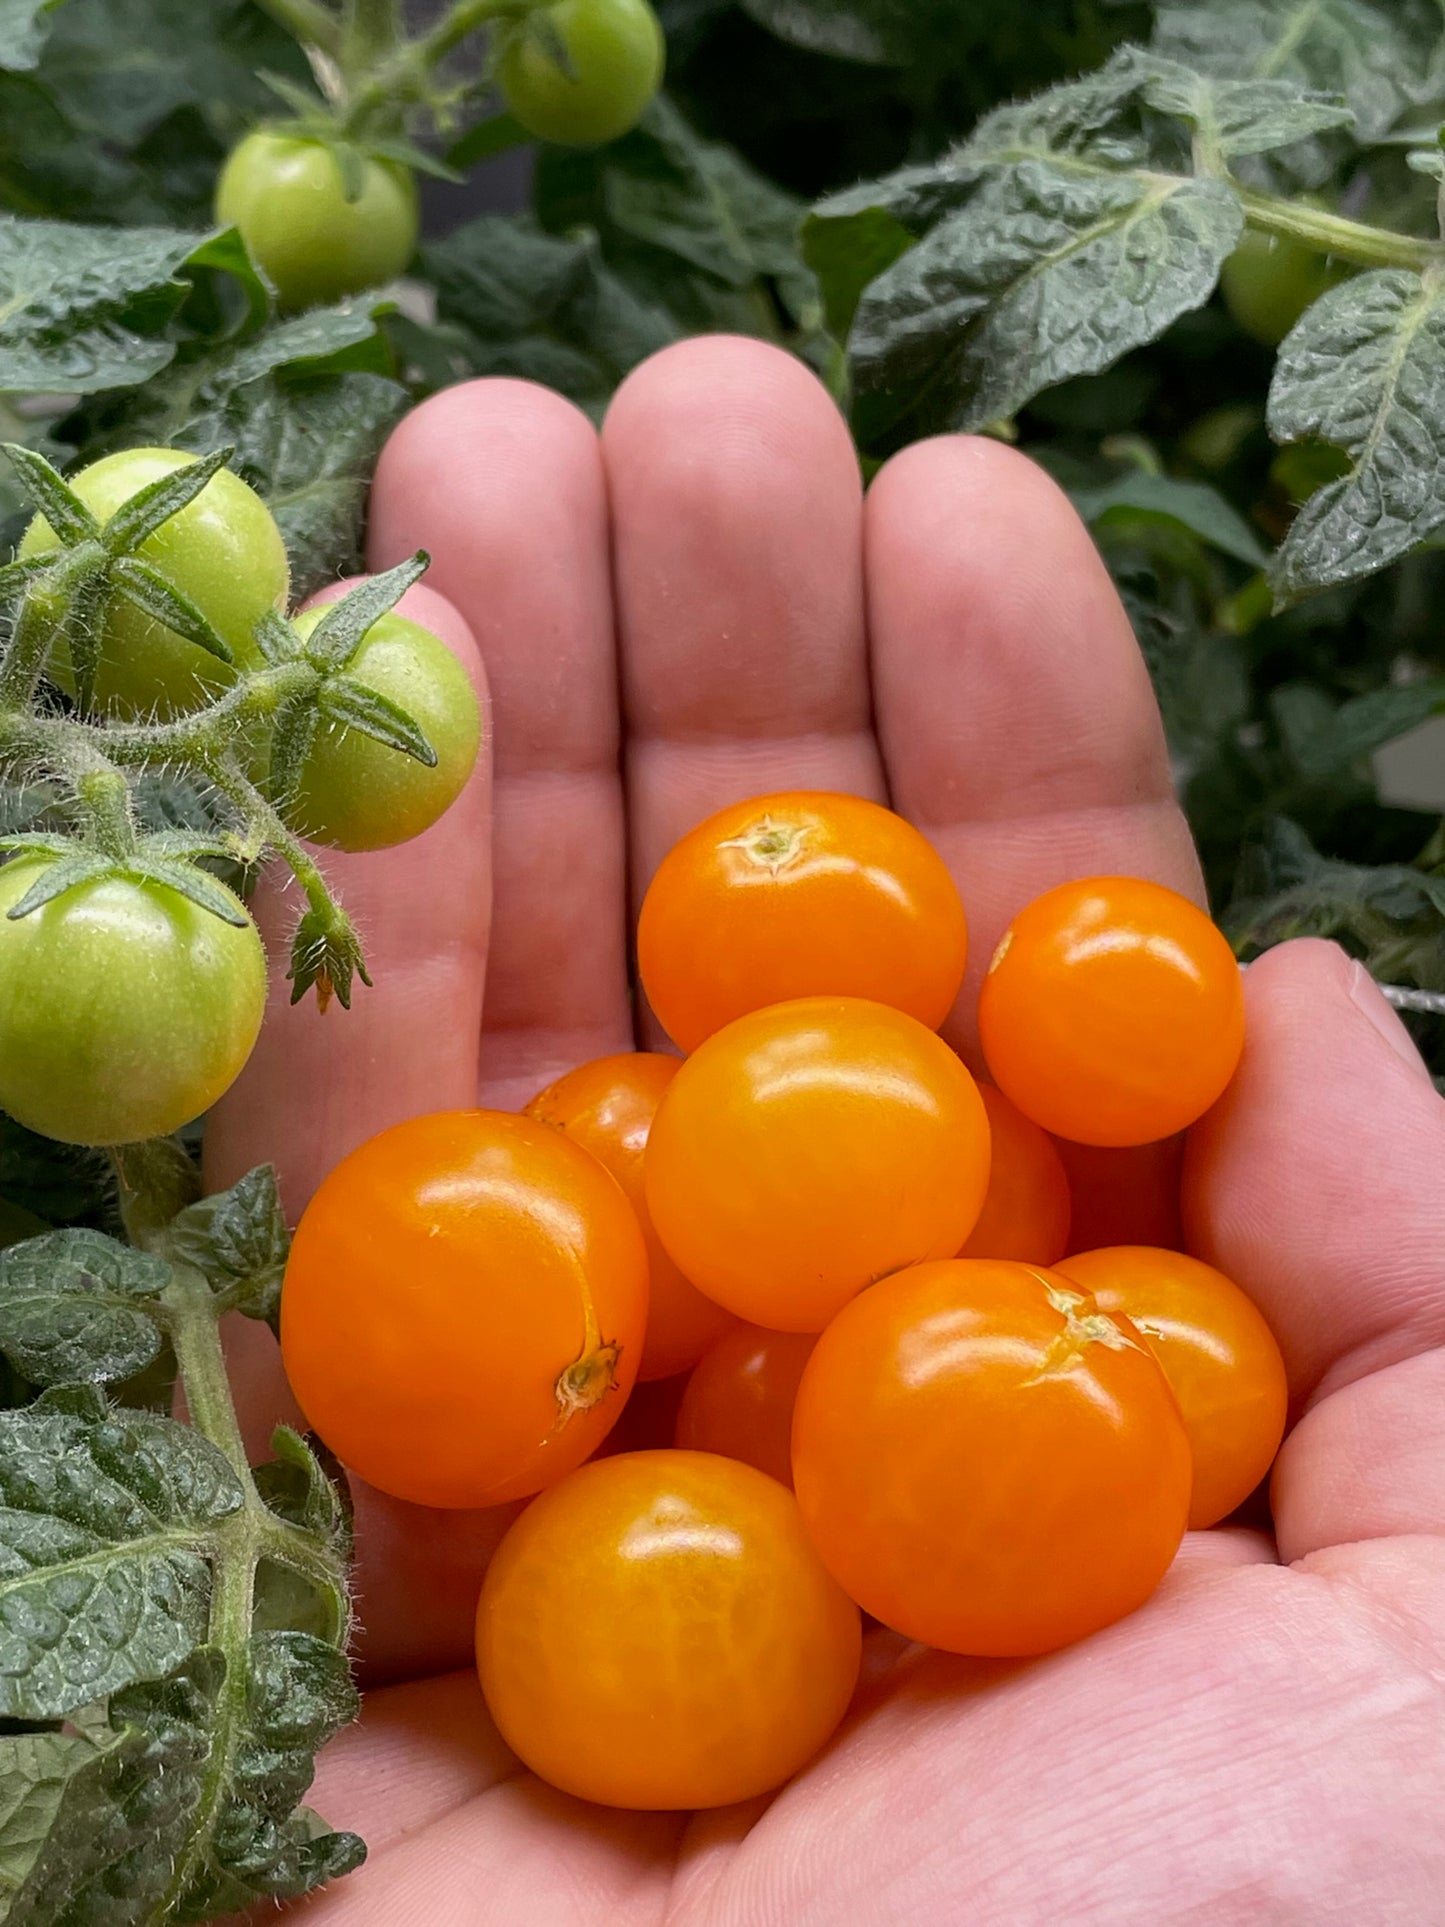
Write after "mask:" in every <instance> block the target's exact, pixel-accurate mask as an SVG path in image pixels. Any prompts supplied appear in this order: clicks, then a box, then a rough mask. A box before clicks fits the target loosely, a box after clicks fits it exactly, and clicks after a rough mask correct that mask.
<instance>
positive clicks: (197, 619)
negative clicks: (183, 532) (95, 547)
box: [107, 555, 235, 663]
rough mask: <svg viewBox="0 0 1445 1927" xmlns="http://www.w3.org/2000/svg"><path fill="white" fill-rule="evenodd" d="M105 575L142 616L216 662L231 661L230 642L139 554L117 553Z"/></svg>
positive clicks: (114, 589) (118, 592)
mask: <svg viewBox="0 0 1445 1927" xmlns="http://www.w3.org/2000/svg"><path fill="white" fill-rule="evenodd" d="M107 574H108V577H109V581H110V585H111V591H112V593H113V594H115V595H119V596H123V597H124V598H125V600H126V601H127V602H129V603H131V604H133V605H134V607H136V608H137V609H139V610H140V611H141V612H142V613H143V614H144V615H148V616H150V617H152V618H153V619H154V620H155V621H156V622H163V623H164V624H165V626H166V627H167V628H168V629H174V630H175V632H176V634H177V635H178V636H184V637H185V639H186V641H187V642H193V643H194V644H195V645H196V647H197V648H198V649H204V650H205V651H206V653H207V655H211V656H215V657H216V658H217V659H218V661H220V662H225V663H230V662H234V661H235V656H234V654H233V652H232V649H231V645H230V644H229V643H228V642H227V641H226V640H225V638H224V637H223V636H221V635H220V633H219V632H218V631H217V630H216V629H215V627H214V626H213V625H212V623H211V622H210V621H209V620H208V619H207V618H206V617H205V616H204V615H202V613H201V611H200V610H199V609H198V608H197V607H196V605H195V603H194V602H192V601H191V599H190V597H189V596H188V595H183V594H182V593H181V591H180V590H179V589H178V588H176V587H175V585H174V583H171V582H167V580H166V579H165V577H164V576H163V575H162V574H161V573H160V571H159V570H158V569H153V568H152V567H151V565H150V564H149V562H142V561H141V560H140V558H139V556H134V555H118V556H117V557H116V558H115V560H114V561H113V562H112V563H111V565H110V568H109V570H108V571H107Z"/></svg>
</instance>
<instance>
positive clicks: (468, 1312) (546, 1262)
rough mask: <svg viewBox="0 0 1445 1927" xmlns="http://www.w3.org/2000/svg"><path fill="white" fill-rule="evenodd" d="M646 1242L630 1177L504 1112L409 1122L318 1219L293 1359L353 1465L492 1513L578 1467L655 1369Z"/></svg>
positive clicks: (349, 1169) (318, 1199) (311, 1414)
mask: <svg viewBox="0 0 1445 1927" xmlns="http://www.w3.org/2000/svg"><path fill="white" fill-rule="evenodd" d="M646 1322H647V1247H646V1246H645V1245H644V1243H643V1241H642V1232H641V1231H640V1230H639V1228H638V1224H637V1217H636V1214H635V1212H634V1211H633V1209H632V1206H631V1205H630V1204H629V1203H628V1202H627V1199H626V1198H625V1197H624V1196H623V1194H622V1191H621V1189H620V1188H619V1186H618V1184H617V1181H616V1180H615V1179H614V1178H613V1177H612V1176H611V1175H610V1174H609V1173H608V1172H607V1171H605V1170H604V1169H603V1167H602V1166H601V1165H600V1164H599V1163H598V1162H597V1160H596V1159H595V1158H593V1157H590V1156H589V1155H588V1154H587V1152H585V1151H583V1150H581V1149H579V1147H578V1146H577V1145H575V1144H569V1143H568V1142H567V1139H566V1138H565V1137H564V1136H563V1135H562V1134H561V1132H560V1131H553V1130H550V1129H549V1128H548V1127H547V1126H546V1125H545V1124H538V1123H536V1122H535V1121H534V1120H533V1119H531V1118H525V1117H514V1116H512V1115H511V1114H510V1113H507V1112H501V1111H442V1112H438V1113H437V1114H436V1115H434V1116H431V1117H418V1118H413V1119H411V1120H410V1121H409V1122H408V1123H405V1124H397V1125H394V1126H393V1127H392V1129H391V1130H389V1131H383V1132H382V1133H381V1134H380V1136H378V1137H374V1138H372V1139H371V1140H370V1141H369V1142H368V1143H366V1144H363V1145H362V1146H361V1148H360V1149H359V1150H357V1151H353V1152H352V1154H351V1156H350V1157H348V1158H345V1159H343V1161H342V1162H341V1163H340V1164H339V1165H338V1166H337V1167H336V1169H335V1170H334V1171H333V1172H332V1173H331V1175H330V1177H328V1178H327V1180H326V1182H325V1183H324V1184H323V1185H322V1186H321V1189H320V1190H319V1191H318V1192H317V1193H316V1196H315V1197H314V1198H313V1199H312V1200H311V1203H310V1204H309V1205H308V1207H307V1209H306V1213H305V1215H304V1216H303V1218H302V1220H301V1223H300V1225H299V1227H298V1228H297V1232H296V1241H295V1243H294V1245H293V1246H292V1249H291V1258H290V1262H289V1264H288V1265H287V1267H286V1282H285V1286H284V1288H283V1290H282V1294H281V1350H282V1355H283V1357H284V1359H285V1363H286V1372H287V1375H288V1377H289V1378H290V1380H291V1386H292V1390H293V1391H294V1392H295V1394H296V1397H297V1399H298V1400H299V1401H300V1404H301V1409H302V1411H303V1412H304V1413H305V1414H306V1417H307V1420H308V1421H309V1423H310V1424H311V1425H312V1426H313V1427H314V1428H315V1429H316V1431H318V1432H319V1433H320V1434H321V1437H322V1438H323V1439H325V1441H326V1443H327V1444H328V1445H329V1446H330V1447H331V1449H332V1451H333V1452H335V1453H336V1455H337V1457H338V1458H339V1459H341V1460H342V1462H343V1463H344V1464H346V1465H348V1466H350V1467H351V1468H352V1469H353V1470H354V1471H356V1472H359V1473H360V1474H361V1476H362V1478H364V1479H367V1480H369V1481H370V1483H371V1484H372V1485H375V1486H379V1487H380V1488H381V1490H382V1491H383V1492H390V1493H392V1494H393V1495H394V1496H395V1497H396V1498H399V1499H411V1500H414V1501H415V1502H416V1503H417V1504H419V1505H432V1506H487V1505H496V1504H499V1503H500V1502H501V1501H502V1500H503V1499H518V1498H523V1497H525V1496H526V1495H527V1494H528V1493H531V1492H536V1491H537V1490H538V1489H539V1488H540V1487H541V1486H543V1485H546V1484H547V1483H549V1481H551V1480H552V1479H556V1478H560V1477H561V1475H562V1474H563V1473H564V1472H570V1471H571V1470H572V1468H573V1466H575V1465H578V1464H580V1463H581V1461H582V1460H583V1459H585V1458H586V1457H587V1455H588V1453H589V1452H591V1451H593V1450H594V1449H595V1447H597V1446H598V1445H600V1444H601V1442H602V1439H603V1438H604V1436H605V1435H606V1433H607V1432H608V1431H609V1430H610V1429H611V1427H612V1425H613V1424H614V1423H615V1421H616V1419H617V1417H618V1415H619V1414H620V1412H621V1411H622V1407H623V1405H624V1403H625V1402H626V1398H627V1394H628V1392H629V1391H630V1390H631V1388H632V1381H633V1379H634V1377H635V1376H636V1373H637V1363H638V1360H639V1358H640V1357H641V1356H642V1335H643V1331H644V1329H645V1326H646Z"/></svg>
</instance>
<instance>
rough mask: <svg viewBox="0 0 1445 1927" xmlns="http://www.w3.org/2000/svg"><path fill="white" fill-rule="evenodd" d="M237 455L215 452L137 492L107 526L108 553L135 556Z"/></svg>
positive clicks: (226, 450)
mask: <svg viewBox="0 0 1445 1927" xmlns="http://www.w3.org/2000/svg"><path fill="white" fill-rule="evenodd" d="M235 452H236V451H235V450H234V449H233V448H217V449H212V450H211V452H210V453H209V454H208V455H203V456H201V457H200V459H199V460H198V461H194V462H188V463H187V464H186V466H185V467H184V468H178V469H174V470H172V472H171V473H170V474H169V475H162V476H159V477H158V478H157V479H156V480H155V481H154V482H147V483H146V485H145V487H144V488H140V489H137V490H136V492H135V494H134V495H132V496H131V497H130V499H129V501H126V502H122V503H121V505H120V507H119V508H118V509H117V510H116V512H115V514H114V515H112V516H111V518H110V520H109V521H108V522H107V523H106V525H105V530H104V533H103V535H102V537H101V540H102V542H103V543H104V546H105V548H106V550H107V552H108V553H109V554H110V555H112V556H121V555H133V554H134V553H135V551H136V550H137V549H138V548H139V547H140V545H141V544H142V542H144V541H145V540H146V538H147V537H148V536H151V535H154V534H155V532H156V530H157V529H158V528H160V527H161V526H162V524H163V523H166V522H168V521H169V520H170V519H171V517H172V516H173V515H178V514H179V513H180V511H181V510H182V509H183V508H185V507H186V505H187V504H188V503H190V502H194V501H195V499H196V497H197V496H198V495H199V494H200V492H201V490H202V489H203V488H205V487H206V485H207V484H208V483H209V481H210V479H211V477H212V476H213V475H215V474H216V473H217V472H218V471H219V470H220V469H223V468H224V467H225V466H226V464H227V462H228V461H230V459H231V457H232V455H234V454H235Z"/></svg>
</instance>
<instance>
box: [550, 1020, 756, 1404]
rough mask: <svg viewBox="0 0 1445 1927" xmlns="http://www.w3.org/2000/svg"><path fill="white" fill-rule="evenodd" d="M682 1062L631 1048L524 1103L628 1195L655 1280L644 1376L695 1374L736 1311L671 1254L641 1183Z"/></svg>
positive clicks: (641, 1373)
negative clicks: (704, 1289) (650, 1139)
mask: <svg viewBox="0 0 1445 1927" xmlns="http://www.w3.org/2000/svg"><path fill="white" fill-rule="evenodd" d="M679 1062H680V1060H679V1059H678V1058H676V1057H666V1056H664V1055H663V1054H662V1053H661V1052H660V1051H627V1052H624V1053H621V1054H619V1055H617V1056H614V1057H599V1058H596V1059H595V1060H594V1061H593V1062H592V1063H590V1064H582V1065H579V1067H578V1068H577V1069H576V1070H575V1071H569V1072H568V1073H567V1075H566V1076H565V1077H560V1078H558V1080H557V1081H556V1083H555V1084H549V1085H548V1086H547V1088H546V1090H544V1091H539V1092H538V1093H537V1095H536V1096H535V1097H534V1098H533V1099H532V1101H531V1103H530V1104H528V1105H526V1106H525V1107H524V1108H525V1113H526V1115H527V1116H528V1117H535V1118H537V1119H539V1120H540V1121H541V1122H542V1123H543V1124H550V1125H552V1126H553V1128H554V1129H556V1130H559V1131H565V1132H566V1133H567V1136H568V1137H569V1138H570V1139H571V1140H572V1142H573V1143H574V1144H580V1145H581V1146H582V1149H583V1150H584V1151H590V1152H591V1153H592V1155H593V1157H595V1158H597V1159H599V1160H600V1161H601V1162H602V1163H603V1164H605V1165H606V1166H607V1169H608V1170H609V1171H610V1172H611V1173H612V1175H613V1177H614V1178H616V1180H617V1182H618V1183H619V1184H620V1185H621V1186H622V1188H623V1190H624V1191H625V1192H626V1193H627V1196H628V1199H629V1201H630V1203H631V1205H632V1208H633V1210H634V1211H636V1213H637V1221H638V1223H639V1224H640V1225H641V1226H642V1235H643V1237H644V1238H645V1239H646V1240H647V1260H648V1275H649V1279H650V1283H651V1291H650V1297H649V1301H648V1311H647V1337H646V1339H645V1341H644V1343H643V1347H642V1365H641V1369H640V1370H639V1372H638V1374H637V1375H638V1377H639V1378H642V1379H653V1378H671V1377H672V1376H673V1374H674V1373H676V1372H686V1371H690V1370H691V1368H692V1367H693V1366H694V1365H695V1364H696V1363H697V1361H698V1359H699V1358H701V1357H702V1354H703V1353H704V1351H706V1349H707V1347H708V1346H709V1345H710V1344H711V1343H712V1341H713V1340H714V1339H715V1338H718V1337H720V1336H721V1335H722V1333H723V1332H725V1331H726V1330H727V1329H728V1327H729V1325H730V1324H731V1323H732V1319H731V1317H730V1315H729V1314H728V1313H727V1312H725V1311H724V1310H723V1309H722V1307H721V1306H720V1305H715V1304H714V1303H713V1301H712V1299H711V1298H704V1296H703V1295H702V1293H701V1292H700V1291H699V1290H698V1289H697V1287H696V1286H695V1285H690V1284H689V1283H688V1281H687V1279H686V1278H684V1277H683V1275H682V1273H681V1272H680V1271H679V1270H678V1268H677V1266H676V1265H675V1264H674V1263H673V1262H672V1260H671V1258H669V1257H668V1255H667V1253H666V1251H665V1250H664V1249H663V1247H662V1243H661V1241H660V1240H659V1238H658V1236H657V1233H656V1232H655V1231H654V1230H653V1228H652V1219H651V1217H650V1216H649V1215H648V1210H647V1199H646V1197H645V1195H644V1192H643V1185H642V1154H643V1152H644V1150H645V1149H646V1146H647V1135H648V1132H649V1131H650V1130H651V1129H652V1120H653V1118H654V1117H655V1116H656V1114H657V1107H658V1105H659V1103H660V1102H661V1101H662V1094H663V1092H664V1091H665V1090H666V1089H667V1087H668V1085H669V1084H670V1083H671V1082H672V1080H673V1078H674V1077H675V1076H676V1075H677V1069H678V1064H679Z"/></svg>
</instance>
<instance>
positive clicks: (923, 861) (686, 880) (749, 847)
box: [637, 790, 968, 1051]
mask: <svg viewBox="0 0 1445 1927" xmlns="http://www.w3.org/2000/svg"><path fill="white" fill-rule="evenodd" d="M967 954H968V926H967V923H966V921H965V918H964V911H963V904H962V902H961V901H960V900H959V895H958V891H957V889H956V888H955V887H954V882H953V879H952V877H951V876H950V875H949V873H948V869H947V866H946V865H945V864H944V861H943V859H942V857H940V856H939V855H938V853H937V852H936V851H935V850H934V849H933V847H932V846H931V844H929V842H928V841H927V839H926V838H925V837H923V836H922V835H920V834H919V832H918V831H917V830H915V829H914V827H913V825H912V824H911V823H907V822H905V821H904V819H903V818H902V817H901V816H895V815H894V813H893V812H892V811H891V810H885V809H882V808H881V807H880V806H879V805H878V804H877V803H870V802H867V801H866V800H865V799H864V798H863V797H861V796H841V795H834V794H832V793H830V792H828V791H825V790H784V791H780V792H779V793H777V794H776V795H773V796H759V797H754V798H753V799H752V800H751V801H748V802H743V803H734V804H732V805H730V806H729V808H727V809H725V810H719V811H718V812H717V814H716V815H715V816H711V817H709V818H708V819H707V821H706V822H705V823H700V824H699V825H698V826H697V828H696V829H695V830H692V831H690V832H689V833H688V835H686V836H685V837H683V838H682V840H681V841H680V842H679V843H677V844H675V845H674V846H673V848H672V849H671V850H670V851H669V852H668V854H667V856H666V857H664V858H663V861H662V863H661V864H660V866H659V868H658V871H657V874H656V876H654V878H653V879H652V883H651V885H650V886H649V888H648V891H647V895H646V896H645V898H644V899H643V903H642V911H641V914H640V916H639V918H638V925H637V961H638V971H639V974H640V975H641V978H642V982H643V988H644V989H645V990H646V992H647V995H648V999H649V1001H650V1002H651V1004H652V1008H653V1009H654V1011H655V1012H656V1013H657V1016H658V1019H659V1021H660V1022H661V1024H662V1026H663V1028H664V1029H665V1030H666V1031H667V1034H668V1035H669V1037H671V1038H672V1040H673V1042H674V1043H676V1044H677V1045H679V1046H680V1047H681V1048H682V1049H683V1050H687V1051H690V1050H695V1049H696V1047H697V1046H698V1045H699V1044H700V1043H702V1041H703V1040H704V1038H706V1037H710V1036H711V1035H712V1034H713V1032H714V1031H717V1030H720V1029H721V1028H722V1026H723V1025H724V1024H727V1023H731V1022H732V1020H733V1019H734V1018H735V1017H742V1016H745V1015H746V1014H747V1013H748V1012H749V1011H752V1010H761V1009H762V1008H763V1007H764V1006H765V1005H767V1004H777V1003H783V1002H786V1001H788V1000H789V999H792V998H796V997H820V996H839V997H867V998H870V999H873V1000H875V1001H876V1002H878V1003H884V1004H891V1005H893V1006H894V1007H895V1008H896V1009H898V1010H904V1011H907V1012H908V1014H909V1015H910V1016H911V1017H916V1018H917V1019H918V1021H919V1022H920V1023H922V1024H926V1025H927V1026H928V1027H929V1029H930V1030H936V1029H937V1027H938V1026H939V1025H940V1024H941V1023H942V1022H943V1020H944V1018H945V1017H946V1016H947V1015H948V1013H949V1011H950V1009H951V1008H952V1006H953V1000H954V998H955V997H956V996H957V995H958V988H959V985H960V984H961V983H962V981H963V967H964V963H965V961H966V959H967Z"/></svg>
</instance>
